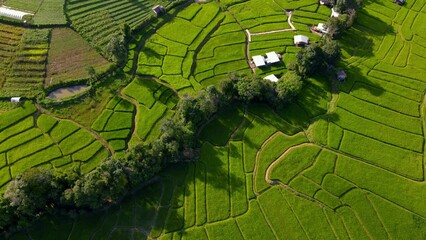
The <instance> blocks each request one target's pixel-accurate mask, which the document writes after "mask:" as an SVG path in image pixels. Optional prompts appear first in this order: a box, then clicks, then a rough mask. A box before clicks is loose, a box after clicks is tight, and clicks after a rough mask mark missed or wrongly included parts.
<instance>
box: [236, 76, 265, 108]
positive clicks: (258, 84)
mask: <svg viewBox="0 0 426 240" xmlns="http://www.w3.org/2000/svg"><path fill="white" fill-rule="evenodd" d="M262 81H263V79H261V78H260V77H259V76H256V75H253V76H251V77H249V76H246V75H244V76H243V77H241V78H240V79H239V80H238V81H237V82H236V84H235V88H236V90H237V93H238V97H239V99H240V100H241V101H243V102H246V103H249V102H251V101H253V100H255V99H259V98H260V97H261V96H262V95H261V93H262V87H263V84H262Z"/></svg>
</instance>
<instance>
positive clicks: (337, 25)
mask: <svg viewBox="0 0 426 240" xmlns="http://www.w3.org/2000/svg"><path fill="white" fill-rule="evenodd" d="M333 5H334V9H335V10H336V11H337V12H339V13H341V14H340V15H339V16H338V17H331V18H329V19H328V21H327V23H326V24H325V25H326V26H327V30H328V35H329V36H330V37H331V38H333V39H337V38H339V37H340V36H342V34H343V33H344V31H345V30H346V29H348V28H350V27H351V26H352V25H353V23H354V22H355V19H356V15H357V11H358V10H359V9H360V8H361V7H362V6H363V5H364V2H363V0H336V1H335V2H334V4H333Z"/></svg>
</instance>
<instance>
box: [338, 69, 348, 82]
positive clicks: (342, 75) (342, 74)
mask: <svg viewBox="0 0 426 240" xmlns="http://www.w3.org/2000/svg"><path fill="white" fill-rule="evenodd" d="M336 77H337V80H338V81H339V82H344V81H345V80H346V78H347V77H348V75H346V72H345V71H343V70H339V71H337V72H336Z"/></svg>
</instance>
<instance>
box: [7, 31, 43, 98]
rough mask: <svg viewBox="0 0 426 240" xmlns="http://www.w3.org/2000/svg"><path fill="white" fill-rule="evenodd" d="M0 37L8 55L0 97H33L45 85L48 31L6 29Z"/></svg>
mask: <svg viewBox="0 0 426 240" xmlns="http://www.w3.org/2000/svg"><path fill="white" fill-rule="evenodd" d="M1 33H2V34H3V36H2V37H1V38H0V39H3V43H2V44H3V45H5V49H4V51H5V52H7V53H6V54H4V59H5V62H4V63H3V64H5V65H6V64H7V65H6V66H7V69H4V70H3V76H2V77H3V81H2V93H1V96H3V97H9V96H26V97H35V95H36V94H37V93H39V92H40V91H41V88H42V86H43V82H44V77H45V68H46V60H47V51H48V47H49V43H48V37H49V34H50V31H49V30H48V29H27V30H24V29H20V28H14V27H5V28H4V30H3V28H2V31H1Z"/></svg>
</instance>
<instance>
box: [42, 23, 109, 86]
mask: <svg viewBox="0 0 426 240" xmlns="http://www.w3.org/2000/svg"><path fill="white" fill-rule="evenodd" d="M48 55H49V56H48V59H47V60H48V64H47V67H46V71H47V72H46V81H45V85H46V86H49V85H52V84H57V83H59V82H68V81H72V80H80V79H87V78H89V77H91V76H90V74H89V72H88V70H87V68H88V67H93V68H94V69H95V71H96V73H98V74H100V73H102V72H104V71H105V70H107V69H108V67H109V66H110V63H108V61H106V60H105V59H104V58H103V57H102V56H101V55H99V53H97V52H96V50H95V49H93V48H92V47H90V45H89V44H88V43H87V42H86V41H85V40H84V39H83V38H82V37H81V36H79V35H78V34H77V33H76V32H74V31H73V30H71V29H69V28H56V29H53V31H52V36H51V39H50V47H49V52H48Z"/></svg>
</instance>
